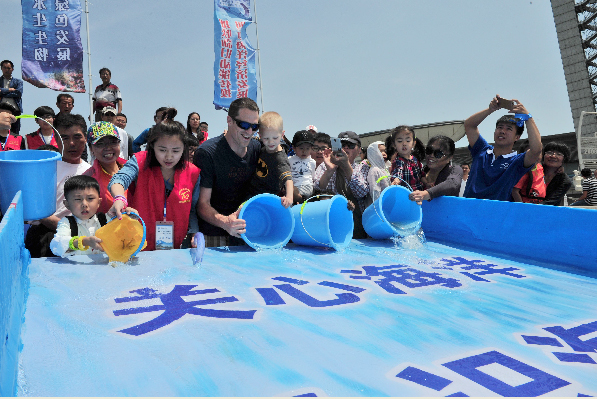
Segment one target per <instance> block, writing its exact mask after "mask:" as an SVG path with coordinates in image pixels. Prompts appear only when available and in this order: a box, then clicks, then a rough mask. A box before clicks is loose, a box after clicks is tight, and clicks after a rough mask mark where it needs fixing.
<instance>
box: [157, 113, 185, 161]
mask: <svg viewBox="0 0 597 399" xmlns="http://www.w3.org/2000/svg"><path fill="white" fill-rule="evenodd" d="M177 113H178V111H176V109H175V108H168V109H166V110H165V111H164V113H163V114H162V120H161V121H160V122H159V123H157V124H156V125H155V126H154V127H152V128H151V130H150V131H149V134H148V135H147V156H148V158H149V163H148V164H147V166H148V167H149V168H153V167H154V166H161V165H160V163H159V162H158V160H157V158H156V156H155V149H154V145H155V142H156V141H158V140H159V139H160V138H161V137H164V136H170V137H172V136H175V137H178V138H179V139H180V141H181V142H182V144H183V146H184V148H183V151H182V156H181V157H180V160H179V161H178V163H177V164H176V165H175V166H174V169H184V167H185V166H186V162H188V160H189V145H188V143H187V140H186V136H187V132H186V129H185V128H184V126H183V124H182V123H180V122H177V121H175V120H174V117H175V116H176V114H177Z"/></svg>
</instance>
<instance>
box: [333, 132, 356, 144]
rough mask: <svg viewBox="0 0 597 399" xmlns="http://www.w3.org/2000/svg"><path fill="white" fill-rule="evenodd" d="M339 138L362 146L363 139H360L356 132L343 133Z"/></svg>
mask: <svg viewBox="0 0 597 399" xmlns="http://www.w3.org/2000/svg"><path fill="white" fill-rule="evenodd" d="M338 138H339V139H340V141H348V142H350V143H355V144H358V145H361V139H360V138H359V135H358V134H356V133H355V132H351V131H348V132H342V133H340V134H339V135H338Z"/></svg>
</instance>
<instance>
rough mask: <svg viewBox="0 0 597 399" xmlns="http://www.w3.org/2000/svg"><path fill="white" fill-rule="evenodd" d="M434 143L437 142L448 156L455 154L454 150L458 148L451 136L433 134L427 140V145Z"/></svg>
mask: <svg viewBox="0 0 597 399" xmlns="http://www.w3.org/2000/svg"><path fill="white" fill-rule="evenodd" d="M433 143H437V144H438V145H439V149H440V150H442V152H443V153H444V154H446V155H447V156H451V155H454V151H455V150H456V145H455V144H454V140H452V139H451V138H449V137H448V136H442V135H439V136H433V137H432V138H430V139H429V141H428V142H427V145H428V146H430V145H432V144H433Z"/></svg>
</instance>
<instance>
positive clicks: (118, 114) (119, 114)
mask: <svg viewBox="0 0 597 399" xmlns="http://www.w3.org/2000/svg"><path fill="white" fill-rule="evenodd" d="M116 116H124V119H126V121H127V122H128V120H129V118H127V117H126V115H125V114H123V113H122V112H119V113H117V114H116Z"/></svg>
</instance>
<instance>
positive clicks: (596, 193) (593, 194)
mask: <svg viewBox="0 0 597 399" xmlns="http://www.w3.org/2000/svg"><path fill="white" fill-rule="evenodd" d="M582 191H587V198H585V202H586V203H587V204H589V205H591V206H595V205H597V179H595V178H594V177H589V178H588V179H585V180H584V181H583V182H582Z"/></svg>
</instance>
